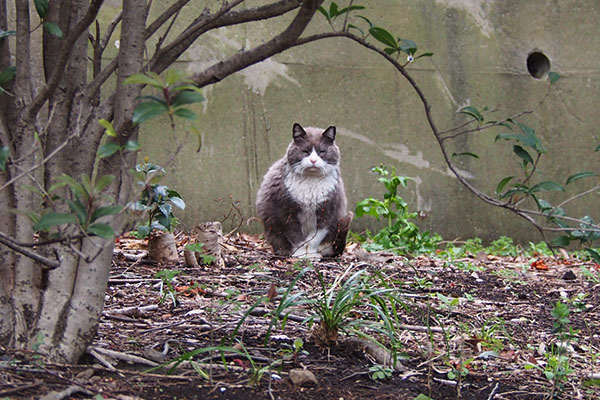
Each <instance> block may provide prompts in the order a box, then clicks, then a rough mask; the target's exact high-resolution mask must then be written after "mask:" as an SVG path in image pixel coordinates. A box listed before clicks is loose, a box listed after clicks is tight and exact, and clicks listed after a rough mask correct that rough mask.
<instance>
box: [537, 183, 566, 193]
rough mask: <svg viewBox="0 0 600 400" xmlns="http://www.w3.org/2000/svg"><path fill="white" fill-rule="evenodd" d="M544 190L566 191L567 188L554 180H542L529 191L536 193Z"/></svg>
mask: <svg viewBox="0 0 600 400" xmlns="http://www.w3.org/2000/svg"><path fill="white" fill-rule="evenodd" d="M542 190H545V191H557V192H564V191H565V189H564V188H563V187H562V186H561V185H560V184H559V183H557V182H554V181H544V182H540V183H538V184H536V185H533V186H532V187H531V189H529V193H535V192H540V191H542Z"/></svg>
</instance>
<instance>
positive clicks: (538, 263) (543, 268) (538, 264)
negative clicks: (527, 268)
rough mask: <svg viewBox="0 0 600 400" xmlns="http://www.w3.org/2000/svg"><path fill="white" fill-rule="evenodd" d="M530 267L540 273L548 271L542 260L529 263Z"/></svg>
mask: <svg viewBox="0 0 600 400" xmlns="http://www.w3.org/2000/svg"><path fill="white" fill-rule="evenodd" d="M531 267H532V268H535V269H537V270H540V271H548V265H546V263H545V262H544V260H535V261H534V262H532V263H531Z"/></svg>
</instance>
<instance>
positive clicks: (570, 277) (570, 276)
mask: <svg viewBox="0 0 600 400" xmlns="http://www.w3.org/2000/svg"><path fill="white" fill-rule="evenodd" d="M563 279H564V280H565V281H574V280H575V279H577V276H576V275H575V273H574V272H573V271H571V270H568V271H567V272H565V274H564V275H563Z"/></svg>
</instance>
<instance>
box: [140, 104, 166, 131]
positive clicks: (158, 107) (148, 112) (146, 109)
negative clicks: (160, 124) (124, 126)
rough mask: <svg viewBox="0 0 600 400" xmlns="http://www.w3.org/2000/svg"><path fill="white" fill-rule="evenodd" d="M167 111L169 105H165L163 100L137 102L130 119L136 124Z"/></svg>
mask: <svg viewBox="0 0 600 400" xmlns="http://www.w3.org/2000/svg"><path fill="white" fill-rule="evenodd" d="M167 111H169V107H167V104H166V103H165V102H163V101H160V102H158V101H146V102H144V103H140V104H138V106H137V107H136V108H135V110H134V111H133V116H132V117H131V121H132V122H133V123H134V124H136V125H137V124H141V123H142V122H145V121H148V120H149V119H152V118H154V117H158V116H159V115H161V114H165V113H166V112H167Z"/></svg>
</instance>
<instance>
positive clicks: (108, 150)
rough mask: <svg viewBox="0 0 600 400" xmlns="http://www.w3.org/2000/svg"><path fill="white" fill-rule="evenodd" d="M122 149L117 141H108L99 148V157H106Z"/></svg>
mask: <svg viewBox="0 0 600 400" xmlns="http://www.w3.org/2000/svg"><path fill="white" fill-rule="evenodd" d="M119 150H121V146H119V143H117V142H108V143H105V144H103V145H102V146H100V147H99V148H98V157H100V158H106V157H110V156H112V155H113V154H115V153H116V152H117V151H119Z"/></svg>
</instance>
